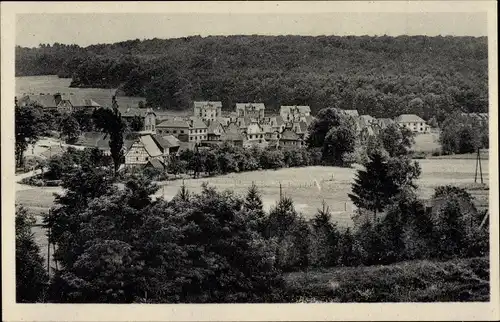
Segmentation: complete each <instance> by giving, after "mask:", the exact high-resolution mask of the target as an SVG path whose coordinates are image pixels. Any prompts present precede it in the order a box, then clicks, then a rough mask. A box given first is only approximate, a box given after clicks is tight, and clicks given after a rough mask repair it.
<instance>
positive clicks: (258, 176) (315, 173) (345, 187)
mask: <svg viewBox="0 0 500 322" xmlns="http://www.w3.org/2000/svg"><path fill="white" fill-rule="evenodd" d="M418 162H419V163H420V165H421V167H422V175H421V178H420V179H419V181H418V184H419V194H420V196H421V197H422V198H429V197H430V196H432V195H433V193H434V188H435V187H437V186H440V185H445V184H451V185H457V186H464V187H466V188H467V187H471V188H473V189H472V190H473V191H472V192H471V193H473V194H475V195H478V196H480V197H481V198H482V200H483V201H482V202H483V203H484V202H486V205H487V203H488V198H487V197H488V193H489V192H488V191H487V190H482V188H481V189H479V188H478V187H480V185H479V186H478V185H474V169H475V161H474V160H428V159H424V160H418ZM483 173H484V176H485V184H486V185H487V184H488V163H487V162H483ZM332 176H333V177H332ZM354 176H355V169H352V168H337V167H305V168H288V169H280V170H276V171H274V170H265V171H252V172H245V173H233V174H228V175H224V176H218V177H212V178H202V179H187V180H185V184H186V186H187V187H188V188H189V189H190V190H191V191H193V192H199V191H201V184H202V182H208V183H209V184H210V185H212V186H215V187H217V188H218V189H230V190H234V192H235V193H236V194H240V195H243V194H245V193H246V191H247V189H248V187H250V185H251V184H252V182H255V184H256V185H257V186H258V188H259V189H260V191H261V194H262V196H263V202H264V206H265V208H266V209H269V208H270V207H272V206H273V205H274V204H275V202H276V201H277V200H278V199H279V193H280V189H279V185H280V183H281V185H282V192H283V194H285V195H287V196H289V197H291V198H292V199H293V200H294V203H295V206H296V209H297V210H298V211H300V212H302V213H303V214H304V215H305V217H307V218H311V217H312V216H313V215H314V213H315V212H316V210H317V209H318V208H321V202H322V200H325V202H326V203H327V204H328V206H329V207H330V210H331V211H332V212H333V218H334V220H335V221H337V223H338V224H339V225H341V226H349V225H350V224H351V212H352V210H353V205H352V204H351V201H350V199H349V197H348V195H347V194H348V193H349V192H350V191H351V183H352V180H353V178H354ZM160 184H161V185H162V188H160V190H159V191H158V192H157V193H156V195H157V196H160V195H164V196H165V197H166V198H167V199H170V198H172V197H173V196H174V195H175V194H176V193H177V192H178V190H179V188H180V187H181V185H182V180H174V181H167V182H162V183H160ZM24 188H25V190H18V191H17V192H16V202H17V203H20V204H23V205H25V206H27V207H40V208H46V209H48V208H50V207H51V206H52V204H53V201H54V196H53V193H54V192H61V191H62V189H61V188H59V187H24Z"/></svg>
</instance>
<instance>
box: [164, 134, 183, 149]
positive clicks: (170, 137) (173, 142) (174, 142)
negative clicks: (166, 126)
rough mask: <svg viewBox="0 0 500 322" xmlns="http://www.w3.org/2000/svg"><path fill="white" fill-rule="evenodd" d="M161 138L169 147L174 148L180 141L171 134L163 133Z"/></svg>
mask: <svg viewBox="0 0 500 322" xmlns="http://www.w3.org/2000/svg"><path fill="white" fill-rule="evenodd" d="M162 138H163V140H164V141H166V142H167V144H168V146H169V148H175V147H178V146H180V144H181V141H180V140H179V139H178V138H176V137H175V136H173V135H165V136H163V137H162Z"/></svg>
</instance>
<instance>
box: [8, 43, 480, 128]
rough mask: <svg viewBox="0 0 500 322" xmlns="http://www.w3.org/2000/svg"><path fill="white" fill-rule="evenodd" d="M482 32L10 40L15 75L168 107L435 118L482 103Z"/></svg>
mask: <svg viewBox="0 0 500 322" xmlns="http://www.w3.org/2000/svg"><path fill="white" fill-rule="evenodd" d="M487 58H488V50H487V38H486V37H479V38H475V37H440V36H439V37H426V36H399V37H389V36H382V37H369V36H359V37H358V36H345V37H338V36H319V37H304V36H229V37H223V36H211V37H205V38H202V37H199V36H196V37H187V38H179V39H166V40H164V39H156V38H155V39H150V40H143V41H140V40H131V41H125V42H119V43H114V44H98V45H92V46H88V47H85V48H82V47H79V46H77V45H62V44H57V43H56V44H54V45H52V46H51V45H48V44H42V45H40V46H39V47H38V48H22V47H17V48H16V76H28V75H47V74H57V75H59V76H60V77H72V79H73V81H72V86H74V87H105V88H108V87H110V88H114V87H119V88H120V91H121V92H123V94H126V95H133V96H145V97H146V99H147V101H148V103H149V104H151V105H153V106H161V107H163V108H167V109H178V110H182V109H188V108H190V107H191V102H192V101H193V100H220V101H222V103H223V108H224V109H233V107H234V104H235V103H236V102H264V103H265V104H266V107H267V108H268V109H271V110H277V109H279V106H280V105H292V104H306V105H310V106H311V109H312V111H313V113H315V112H316V111H318V110H320V109H322V108H325V107H340V108H345V109H357V110H358V111H359V112H360V114H370V115H372V116H374V117H394V116H396V115H399V114H402V113H415V114H418V115H420V116H421V117H424V118H425V119H429V118H431V117H433V116H434V117H436V118H437V119H438V120H439V121H441V120H443V119H444V118H445V116H446V115H447V114H448V113H450V112H452V111H458V110H460V111H464V112H487V111H488V73H487V71H488V59H487Z"/></svg>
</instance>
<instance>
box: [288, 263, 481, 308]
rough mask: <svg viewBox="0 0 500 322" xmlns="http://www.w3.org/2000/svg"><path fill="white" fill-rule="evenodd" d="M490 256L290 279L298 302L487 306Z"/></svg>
mask: <svg viewBox="0 0 500 322" xmlns="http://www.w3.org/2000/svg"><path fill="white" fill-rule="evenodd" d="M489 268H490V266H489V260H488V258H487V257H480V258H468V259H454V260H450V261H444V262H436V261H428V260H417V261H408V262H401V263H397V264H392V265H380V266H366V267H362V266H361V267H339V268H329V269H319V270H314V271H306V272H294V273H289V274H287V275H286V276H285V280H286V289H287V292H288V293H289V295H290V296H291V298H292V301H293V302H306V303H307V302H311V303H312V302H315V303H317V302H344V303H345V302H356V303H363V302H462V301H468V302H487V301H489V298H490V287H489Z"/></svg>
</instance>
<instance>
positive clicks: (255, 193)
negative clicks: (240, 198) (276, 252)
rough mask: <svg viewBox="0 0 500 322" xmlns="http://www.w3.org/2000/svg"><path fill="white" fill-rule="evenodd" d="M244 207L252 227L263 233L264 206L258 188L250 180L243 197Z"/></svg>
mask: <svg viewBox="0 0 500 322" xmlns="http://www.w3.org/2000/svg"><path fill="white" fill-rule="evenodd" d="M244 207H245V209H247V210H248V211H249V215H250V217H251V218H250V219H251V221H252V225H253V227H254V228H255V229H256V230H257V231H259V232H260V233H264V225H265V220H266V218H265V212H264V206H263V203H262V197H261V195H260V192H259V189H258V188H257V186H256V185H255V183H254V182H252V185H251V186H250V188H249V189H248V192H247V195H246V197H245V202H244Z"/></svg>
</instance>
